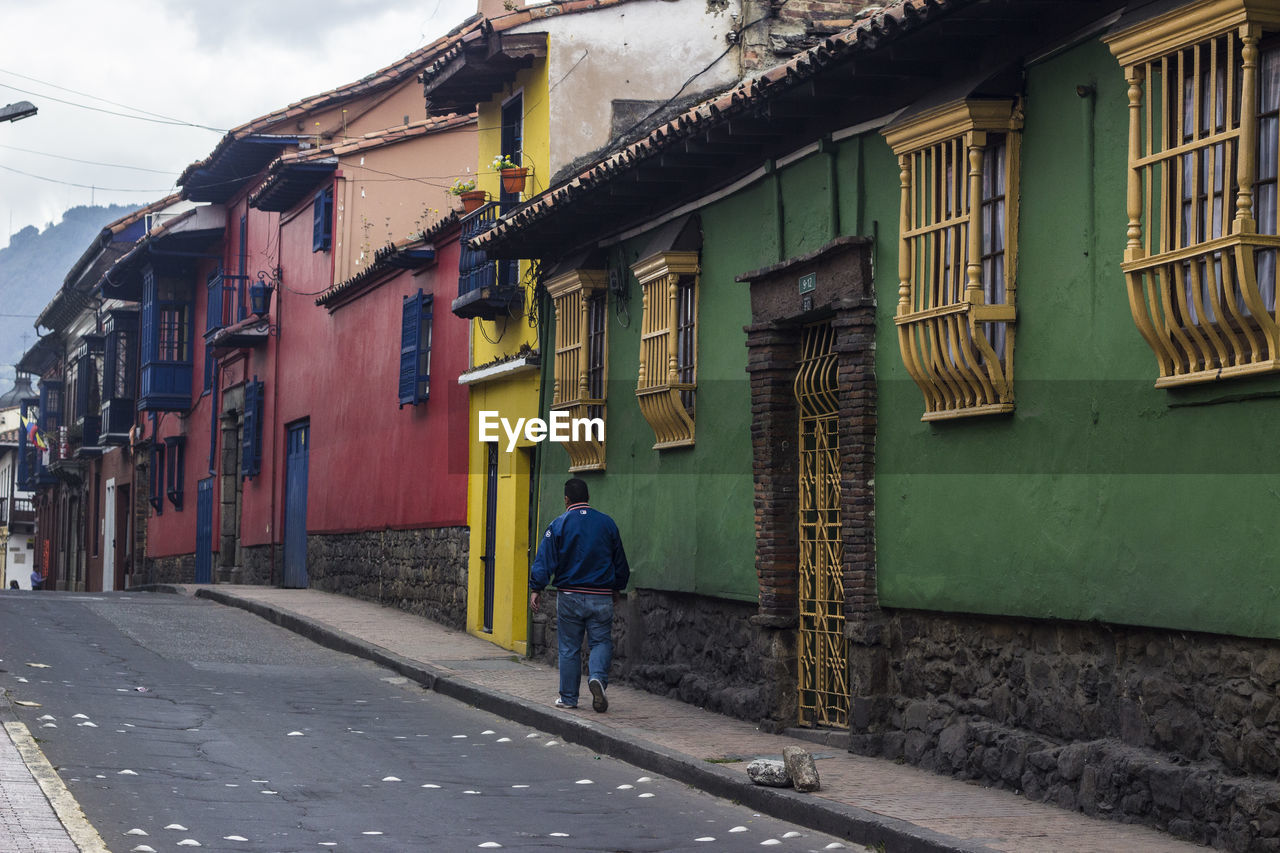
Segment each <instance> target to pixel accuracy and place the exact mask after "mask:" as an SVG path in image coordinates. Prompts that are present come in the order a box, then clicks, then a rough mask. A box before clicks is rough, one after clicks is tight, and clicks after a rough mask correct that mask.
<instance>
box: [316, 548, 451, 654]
mask: <svg viewBox="0 0 1280 853" xmlns="http://www.w3.org/2000/svg"><path fill="white" fill-rule="evenodd" d="M468 541H469V532H468V529H467V528H466V527H441V528H428V529H422V530H383V531H370V532H362V533H342V534H324V535H318V534H312V535H310V536H308V537H307V576H308V580H309V581H310V585H311V587H312V588H313V589H322V590H325V591H327V592H337V593H342V594H343V595H350V596H352V597H354V598H360V599H364V600H365V601H374V602H377V603H378V604H385V605H387V606H390V607H397V608H399V609H400V610H404V611H406V612H408V613H413V614H415V615H418V616H425V617H427V618H428V619H432V620H434V621H436V622H439V623H441V624H442V625H447V626H448V627H450V628H457V629H459V630H465V629H466V627H467V548H468Z"/></svg>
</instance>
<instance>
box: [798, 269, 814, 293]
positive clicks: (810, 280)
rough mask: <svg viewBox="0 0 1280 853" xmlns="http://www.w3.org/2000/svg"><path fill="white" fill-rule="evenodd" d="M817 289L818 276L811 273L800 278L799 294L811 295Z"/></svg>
mask: <svg viewBox="0 0 1280 853" xmlns="http://www.w3.org/2000/svg"><path fill="white" fill-rule="evenodd" d="M817 289H818V274H817V273H816V272H811V273H809V274H808V275H802V276H800V292H801V293H813V292H814V291H815V290H817Z"/></svg>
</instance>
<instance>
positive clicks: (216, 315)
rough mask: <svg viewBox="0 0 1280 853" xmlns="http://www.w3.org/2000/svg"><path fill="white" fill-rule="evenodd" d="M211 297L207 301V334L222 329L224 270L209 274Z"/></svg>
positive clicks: (205, 325) (205, 322) (205, 324)
mask: <svg viewBox="0 0 1280 853" xmlns="http://www.w3.org/2000/svg"><path fill="white" fill-rule="evenodd" d="M208 290H209V295H208V298H207V299H206V300H205V318H204V330H205V332H212V331H213V330H214V329H221V328H222V268H221V267H219V268H218V269H216V270H214V271H213V272H211V273H209V281H208Z"/></svg>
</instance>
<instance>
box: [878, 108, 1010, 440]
mask: <svg viewBox="0 0 1280 853" xmlns="http://www.w3.org/2000/svg"><path fill="white" fill-rule="evenodd" d="M1020 129H1021V115H1020V114H1019V112H1018V111H1017V109H1016V105H1015V103H1014V102H1013V101H1011V100H966V101H960V102H957V103H954V104H950V105H948V106H946V107H943V108H940V109H937V110H932V111H930V112H927V113H924V114H923V115H920V116H917V117H913V118H911V119H908V120H906V121H903V122H900V123H898V124H896V125H894V126H893V127H890V128H888V129H886V130H885V131H884V135H885V137H886V138H887V139H888V141H889V145H890V147H891V148H892V149H893V152H894V153H895V154H896V155H897V156H898V166H899V170H900V172H899V178H900V180H901V186H902V207H901V214H900V218H899V230H900V235H899V249H898V252H899V254H898V279H899V281H898V310H897V316H896V318H895V322H896V324H897V327H898V343H899V347H900V349H901V352H902V361H903V364H904V365H905V366H906V368H907V372H908V373H909V374H910V375H911V378H912V379H913V380H915V383H916V385H918V386H919V387H920V390H921V392H923V394H924V403H925V411H924V415H923V418H922V420H926V421H932V420H941V419H945V418H958V417H967V416H971V415H985V414H993V413H998V412H1009V411H1012V410H1013V323H1014V320H1015V319H1016V308H1015V300H1014V297H1015V293H1016V275H1015V273H1016V269H1017V266H1016V260H1017V223H1018V209H1017V201H1018V192H1017V178H1018V143H1019V136H1020V134H1019V131H1020Z"/></svg>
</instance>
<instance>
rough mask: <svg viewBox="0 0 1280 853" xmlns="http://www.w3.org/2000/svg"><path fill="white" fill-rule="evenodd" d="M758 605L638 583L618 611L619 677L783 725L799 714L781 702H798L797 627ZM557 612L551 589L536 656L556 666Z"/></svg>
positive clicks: (614, 675)
mask: <svg viewBox="0 0 1280 853" xmlns="http://www.w3.org/2000/svg"><path fill="white" fill-rule="evenodd" d="M756 612H757V607H756V605H755V604H754V603H749V602H736V601H727V600H724V599H717V598H708V597H705V596H700V595H693V594H689V593H677V592H667V591H662V590H651V589H639V590H634V591H632V592H631V593H629V594H628V596H627V598H626V599H625V600H623V601H621V602H619V604H618V605H617V607H616V609H615V611H614V626H613V643H614V652H613V669H612V671H611V679H612V680H613V681H615V682H625V683H627V684H629V685H631V686H633V687H638V688H640V689H642V690H647V691H649V692H651V693H656V694H658V695H661V696H671V697H674V698H677V699H680V700H681V701H683V702H688V703H690V704H692V705H697V706H698V707H700V708H706V709H707V710H710V711H715V712H716V713H720V714H727V715H729V716H733V717H738V718H740V719H743V720H749V721H751V722H753V723H758V724H760V725H761V726H762V727H763V728H765V729H769V730H780V729H781V728H782V727H784V726H785V725H788V724H789V721H790V719H793V718H794V712H793V711H792V713H791V714H790V715H789V716H788V715H786V714H785V713H783V714H779V711H778V709H780V708H782V709H794V707H795V702H796V699H795V678H794V675H793V669H794V660H795V642H794V638H795V632H794V630H783V631H780V630H776V629H773V628H770V627H768V626H762V625H757V624H755V623H754V622H753V618H752V617H753V616H754V615H755V613H756ZM555 613H556V605H555V591H554V590H548V592H547V593H546V594H545V595H544V596H543V600H542V603H541V605H540V607H539V612H537V613H535V614H534V616H533V642H532V644H531V650H530V656H531V657H533V658H536V659H539V660H543V661H545V662H547V663H549V664H552V665H553V666H554V665H555V664H556V662H557V658H558V653H557V634H556V616H555ZM583 648H584V650H585V648H586V644H585V643H584V644H583ZM584 660H585V651H584ZM586 671H587V670H586V667H585V664H584V667H583V687H584V689H585V686H586Z"/></svg>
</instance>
